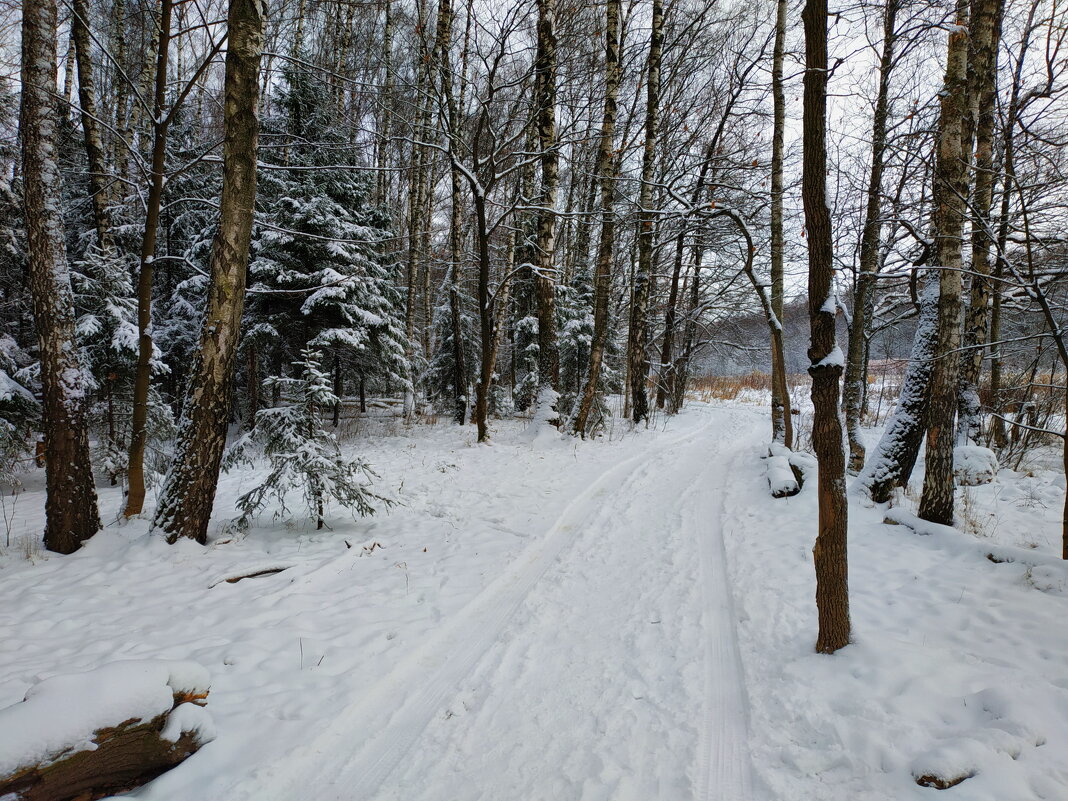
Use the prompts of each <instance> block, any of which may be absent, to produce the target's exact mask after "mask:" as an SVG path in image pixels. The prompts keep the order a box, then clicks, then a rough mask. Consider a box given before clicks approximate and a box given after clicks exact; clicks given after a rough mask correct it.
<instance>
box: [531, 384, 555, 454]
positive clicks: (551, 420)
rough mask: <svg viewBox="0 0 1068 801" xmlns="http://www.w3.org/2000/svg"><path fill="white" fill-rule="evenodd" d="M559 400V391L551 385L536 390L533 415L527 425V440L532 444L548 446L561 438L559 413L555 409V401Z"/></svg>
mask: <svg viewBox="0 0 1068 801" xmlns="http://www.w3.org/2000/svg"><path fill="white" fill-rule="evenodd" d="M559 400H560V393H559V392H557V391H556V390H554V389H553V388H552V387H542V388H541V390H540V391H539V392H538V400H537V403H536V405H535V409H534V416H533V417H532V418H531V420H530V425H529V426H527V430H526V437H527V440H528V441H529V442H530V443H531V444H532V445H534V446H541V447H544V446H548V445H551V444H552V443H554V442H559V441H560V439H561V436H562V435H561V433H560V429H559V428H557V425H558V424H559V422H560V413H559V412H557V411H556V403H557V401H559Z"/></svg>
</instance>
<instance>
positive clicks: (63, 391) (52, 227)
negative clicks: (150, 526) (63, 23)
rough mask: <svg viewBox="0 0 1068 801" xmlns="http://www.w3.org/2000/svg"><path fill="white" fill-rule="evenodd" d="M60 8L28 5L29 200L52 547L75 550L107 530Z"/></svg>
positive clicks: (25, 171) (25, 135) (25, 110)
mask: <svg viewBox="0 0 1068 801" xmlns="http://www.w3.org/2000/svg"><path fill="white" fill-rule="evenodd" d="M56 17H57V11H56V3H55V0H25V2H24V3H23V4H22V101H21V102H22V107H21V111H20V118H19V133H20V138H21V140H22V175H23V179H24V181H23V186H24V189H23V202H24V205H25V214H26V245H27V257H28V261H29V285H30V297H31V300H32V302H33V316H34V321H35V323H36V327H37V341H38V346H39V348H40V353H39V359H40V364H41V394H42V396H43V401H44V403H43V407H44V408H43V410H42V411H43V423H42V425H43V428H44V445H45V487H46V490H47V494H46V497H45V532H44V542H45V547H46V548H48V550H50V551H56V552H58V553H73V552H74V551H76V550H78V548H80V547H81V545H82V543H83V542H84V541H85V540H87V539H89V538H90V537H92V536H93V535H94V534H95V533H96V532H97V530H99V528H100V514H99V512H98V510H97V503H96V488H95V487H94V485H93V470H92V466H91V464H90V461H89V432H88V426H87V423H86V408H85V407H86V398H87V396H88V391H89V388H88V386H87V384H88V382H87V378H86V376H85V374H84V372H83V371H82V367H81V364H80V363H79V361H78V351H77V347H76V346H75V343H74V293H73V291H72V289H71V280H70V271H69V269H68V266H67V252H66V247H65V243H64V234H63V215H62V211H61V206H60V204H61V202H62V186H61V183H60V177H59V168H58V165H57V163H56V159H57V153H56V143H57V139H56V137H57V132H56V110H57V109H56V102H55V98H56V96H57V95H58V87H57V86H56Z"/></svg>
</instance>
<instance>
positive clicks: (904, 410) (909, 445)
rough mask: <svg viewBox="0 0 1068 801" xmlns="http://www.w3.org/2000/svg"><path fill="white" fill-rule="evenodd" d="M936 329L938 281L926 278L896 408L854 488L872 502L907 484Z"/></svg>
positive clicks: (923, 420)
mask: <svg viewBox="0 0 1068 801" xmlns="http://www.w3.org/2000/svg"><path fill="white" fill-rule="evenodd" d="M937 328H938V280H937V277H936V276H933V275H932V276H931V277H929V278H928V279H927V285H926V286H925V288H924V290H923V292H922V293H921V294H920V315H919V322H918V323H917V324H916V333H915V335H914V337H913V341H912V352H911V354H910V355H909V366H908V369H907V370H906V371H905V377H904V379H903V380H902V382H901V393H900V395H899V397H898V401H897V408H896V410H895V411H894V415H893V417H891V418H890V422H889V423H887V424H886V429H885V430H884V432H883V436H882V438H881V439H880V440H879V444H878V445H877V446H876V447H875V452H874V453H873V454H872V456H871V458H870V459H868V460H867V462H865V464H864V468H863V470H861V472H860V475H859V476H858V477H857V480H856V483H855V484H854V487H856V488H858V489H861V490H863V491H864V492H866V493H868V494H869V495H870V496H871V499H872V500H873V501H874V502H875V503H886V502H887V501H889V500H890V497H891V495H892V494H893V491H894V489H895V488H896V487H903V486H905V485H906V484H908V481H909V476H911V475H912V468H913V467H914V466H915V465H916V457H917V456H918V455H919V453H920V445H922V444H923V431H924V428H925V427H926V425H927V409H928V406H929V404H930V399H931V395H930V389H931V369H932V367H933V364H934V363H933V361H932V358H933V355H934V347H935V333H936V331H937Z"/></svg>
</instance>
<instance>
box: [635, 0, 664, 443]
mask: <svg viewBox="0 0 1068 801" xmlns="http://www.w3.org/2000/svg"><path fill="white" fill-rule="evenodd" d="M663 47H664V3H663V0H653V18H652V27H651V29H650V34H649V58H648V61H647V66H646V72H645V81H646V103H645V145H644V148H643V152H642V174H641V189H640V191H639V195H638V206H639V212H638V214H639V222H638V264H637V266H636V268H635V270H634V285H633V286H634V292H633V295H632V297H631V307H630V332H629V336H628V338H627V366H628V373H629V374H630V375H629V381H630V403H631V418H632V419H633V420H634V422H635V423H640V422H642V421H643V420H645V421H647V422H648V420H649V398H648V394H647V392H646V388H645V384H646V380H647V378H646V377H647V375H648V373H649V354H648V347H649V295H650V294H651V292H652V281H653V258H654V255H655V253H654V251H655V241H654V239H655V236H656V215H655V213H654V209H653V207H652V206H653V178H654V171H655V166H656V156H657V152H656V140H657V128H658V126H659V119H660V62H661V56H662V51H663Z"/></svg>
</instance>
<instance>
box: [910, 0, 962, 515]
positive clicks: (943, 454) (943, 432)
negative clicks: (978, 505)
mask: <svg viewBox="0 0 1068 801" xmlns="http://www.w3.org/2000/svg"><path fill="white" fill-rule="evenodd" d="M941 96H942V114H941V118H940V120H939V125H938V154H937V158H936V162H935V175H934V197H933V201H934V228H935V258H936V259H937V260H938V261H937V266H938V268H939V276H938V335H937V345H936V347H935V353H934V357H935V362H934V368H933V369H932V371H931V407H930V413H929V415H928V418H927V449H926V452H925V456H926V472H925V473H924V479H923V496H922V497H921V498H920V508H919V515H920V517H922V518H923V519H924V520H929V521H931V522H932V523H941V524H942V525H946V526H951V525H953V502H954V483H953V442H954V419H955V416H956V411H957V381H958V377H959V376H958V372H959V366H960V350H959V349H960V323H961V270H962V269H963V264H962V260H961V239H962V236H963V233H964V218H965V215H966V214H967V198H968V156H969V153H970V151H971V142H970V141H965V125H964V118H965V115H966V114H967V110H968V4H967V0H958V2H957V27H956V28H955V29H954V30H953V31H952V32H951V33H950V34H949V46H948V52H947V55H946V77H945V83H944V86H943V90H942V92H941ZM969 139H970V137H969Z"/></svg>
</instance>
